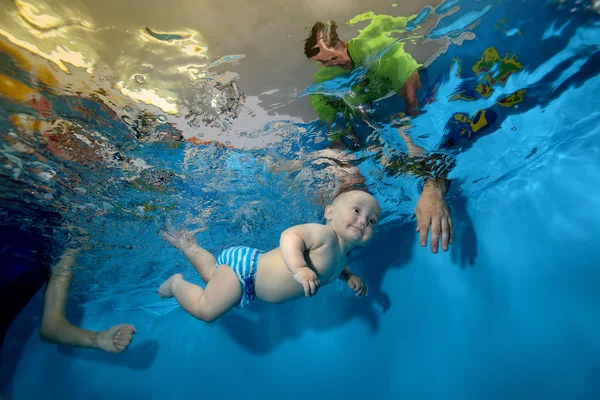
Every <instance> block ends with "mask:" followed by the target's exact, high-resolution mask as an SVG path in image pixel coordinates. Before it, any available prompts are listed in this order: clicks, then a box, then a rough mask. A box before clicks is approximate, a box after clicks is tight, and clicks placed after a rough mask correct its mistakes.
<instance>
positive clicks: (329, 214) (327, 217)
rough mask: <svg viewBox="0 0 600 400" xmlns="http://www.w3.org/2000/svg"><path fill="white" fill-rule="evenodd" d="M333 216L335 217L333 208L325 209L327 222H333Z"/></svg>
mask: <svg viewBox="0 0 600 400" xmlns="http://www.w3.org/2000/svg"><path fill="white" fill-rule="evenodd" d="M332 216H333V208H332V207H331V206H327V207H325V219H326V220H327V221H331V218H332Z"/></svg>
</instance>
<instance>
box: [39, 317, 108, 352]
mask: <svg viewBox="0 0 600 400" xmlns="http://www.w3.org/2000/svg"><path fill="white" fill-rule="evenodd" d="M40 337H41V339H42V340H43V341H44V342H49V343H56V344H62V345H67V346H79V347H89V348H97V338H98V332H94V331H88V330H85V329H81V328H78V327H77V326H75V325H73V324H71V323H70V322H69V321H68V320H66V319H60V320H52V321H44V322H43V323H42V326H41V329H40Z"/></svg>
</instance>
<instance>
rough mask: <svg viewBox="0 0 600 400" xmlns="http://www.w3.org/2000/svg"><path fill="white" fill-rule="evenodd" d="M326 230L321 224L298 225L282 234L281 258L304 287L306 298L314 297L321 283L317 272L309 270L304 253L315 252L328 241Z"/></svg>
mask: <svg viewBox="0 0 600 400" xmlns="http://www.w3.org/2000/svg"><path fill="white" fill-rule="evenodd" d="M326 230H328V228H324V227H323V226H322V225H319V224H304V225H296V226H294V227H292V228H289V229H286V230H285V231H283V233H282V234H281V238H280V240H279V247H280V249H281V257H282V258H283V261H284V262H285V265H286V266H287V267H288V269H289V270H290V272H291V273H292V275H293V276H294V279H295V280H296V281H298V282H299V283H300V284H301V285H302V286H303V287H304V294H305V295H306V296H309V297H310V296H314V295H315V294H317V291H318V290H319V286H320V284H321V283H320V282H319V278H318V277H317V274H316V273H315V271H313V270H312V269H310V268H309V266H308V264H307V262H306V259H305V258H304V252H306V251H308V250H314V249H315V248H317V247H320V246H321V245H323V244H324V243H325V241H326V235H325V234H324V231H326Z"/></svg>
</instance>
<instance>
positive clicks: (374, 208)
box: [325, 190, 381, 246]
mask: <svg viewBox="0 0 600 400" xmlns="http://www.w3.org/2000/svg"><path fill="white" fill-rule="evenodd" d="M380 218H381V207H380V205H379V202H378V201H377V200H376V199H375V197H373V196H371V195H370V194H369V193H367V192H365V191H362V190H349V191H346V192H342V193H340V194H338V195H337V196H335V198H334V199H333V201H332V202H331V204H330V205H329V206H327V208H326V209H325V219H326V220H327V225H330V226H331V228H332V229H333V230H334V231H335V232H336V233H337V235H338V236H339V237H340V238H341V239H342V240H343V241H344V242H347V243H349V244H351V245H352V246H362V245H364V244H367V243H368V242H369V241H370V240H371V239H372V238H373V233H374V229H375V225H376V224H377V223H378V222H379V219H380Z"/></svg>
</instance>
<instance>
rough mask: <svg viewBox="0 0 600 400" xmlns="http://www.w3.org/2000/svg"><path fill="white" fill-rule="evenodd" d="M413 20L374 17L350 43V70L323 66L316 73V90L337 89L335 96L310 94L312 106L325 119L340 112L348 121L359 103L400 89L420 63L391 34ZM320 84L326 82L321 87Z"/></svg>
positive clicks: (333, 90)
mask: <svg viewBox="0 0 600 400" xmlns="http://www.w3.org/2000/svg"><path fill="white" fill-rule="evenodd" d="M410 19H412V18H405V17H391V16H389V15H377V16H374V17H373V18H372V21H371V23H370V24H369V26H367V27H366V28H365V29H363V30H362V31H360V33H359V35H358V36H357V37H356V38H354V39H351V40H350V41H349V42H348V54H349V55H350V58H351V59H352V62H353V67H352V69H351V70H344V69H342V68H340V67H337V66H336V67H322V68H321V69H320V70H319V71H318V72H317V73H316V74H315V75H314V77H313V82H314V83H315V84H316V85H315V86H314V87H313V89H312V90H313V91H316V92H319V91H320V90H322V91H323V92H326V93H332V92H335V94H334V95H326V94H322V93H319V94H311V95H310V103H311V106H312V108H313V109H314V110H315V112H316V113H317V115H318V116H319V118H320V119H321V120H322V121H325V122H333V120H334V118H335V115H336V114H337V113H341V114H343V115H344V118H345V120H346V122H348V119H349V118H348V117H351V116H354V115H356V110H355V107H356V106H358V105H361V104H369V103H371V102H373V101H375V100H377V99H380V98H382V97H384V96H386V95H388V94H389V93H390V92H391V91H392V90H393V91H396V92H398V91H399V90H400V89H401V88H402V87H403V86H404V83H405V82H406V80H407V79H408V77H409V76H410V75H411V74H412V73H413V72H414V71H416V70H417V68H419V67H420V66H421V64H419V63H417V62H416V61H415V60H414V59H413V58H412V56H411V55H410V54H408V53H406V52H405V51H404V43H402V42H397V41H396V40H397V39H396V38H393V37H391V36H390V34H391V33H393V32H403V31H404V28H405V27H406V24H407V23H408V21H410ZM353 75H356V76H353ZM350 77H352V81H351V82H349V81H348V79H349V78H350ZM325 82H327V84H324V83H325ZM318 84H324V85H323V87H322V88H321V87H319V85H318ZM342 93H343V94H342ZM342 96H343V97H342Z"/></svg>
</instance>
